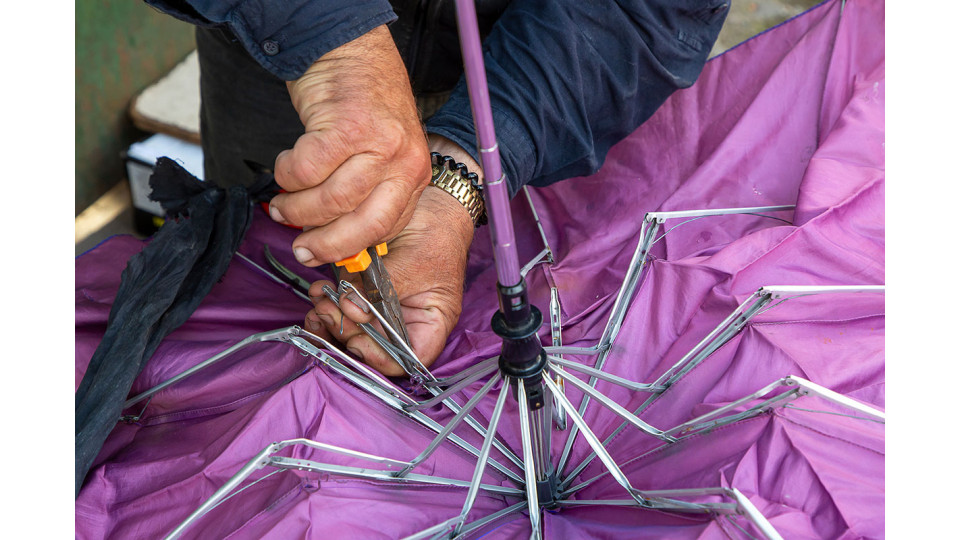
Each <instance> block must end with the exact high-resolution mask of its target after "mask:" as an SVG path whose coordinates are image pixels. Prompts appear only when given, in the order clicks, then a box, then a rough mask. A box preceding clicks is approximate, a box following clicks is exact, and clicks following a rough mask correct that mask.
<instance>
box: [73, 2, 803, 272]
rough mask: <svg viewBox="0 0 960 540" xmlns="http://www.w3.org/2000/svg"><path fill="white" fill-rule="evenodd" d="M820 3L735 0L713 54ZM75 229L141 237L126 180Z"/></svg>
mask: <svg viewBox="0 0 960 540" xmlns="http://www.w3.org/2000/svg"><path fill="white" fill-rule="evenodd" d="M818 3H820V2H819V0H764V1H757V2H748V1H742V0H733V2H732V5H731V8H730V14H729V15H728V16H727V20H726V22H725V23H724V26H723V29H722V30H721V31H720V36H719V38H718V39H717V43H716V44H715V45H714V48H713V51H712V52H711V54H712V55H717V54H719V53H721V52H723V51H725V50H727V49H729V48H731V47H733V46H734V45H737V44H739V43H741V42H743V41H745V40H746V39H749V38H750V37H752V36H755V35H757V34H759V33H760V32H763V31H764V30H766V29H768V28H771V27H773V26H776V25H777V24H780V23H781V22H783V21H785V20H787V19H789V18H791V17H793V16H795V15H797V14H799V13H802V12H803V11H805V10H807V9H809V8H810V7H812V6H814V5H816V4H818ZM75 231H76V244H75V247H76V255H79V254H81V253H83V252H85V251H87V250H88V249H90V248H92V247H94V246H96V245H97V244H99V243H100V242H102V241H103V240H105V239H106V238H109V237H110V236H113V235H117V234H132V235H135V236H140V235H139V234H138V233H137V231H136V229H135V227H134V212H133V207H132V206H131V203H130V190H129V187H128V186H127V182H126V180H122V181H121V182H120V183H119V184H117V185H116V186H115V187H114V188H113V189H111V190H110V191H109V192H108V193H107V194H105V195H104V196H103V197H101V198H100V199H99V200H97V202H95V203H94V204H92V205H91V206H90V207H89V208H87V209H86V210H84V211H83V212H81V214H80V215H79V216H77V218H76V221H75Z"/></svg>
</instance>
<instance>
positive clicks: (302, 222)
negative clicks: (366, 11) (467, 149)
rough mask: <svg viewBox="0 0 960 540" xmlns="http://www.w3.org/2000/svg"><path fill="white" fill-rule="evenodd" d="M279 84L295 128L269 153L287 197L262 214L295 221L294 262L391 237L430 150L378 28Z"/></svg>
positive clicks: (419, 184) (391, 47)
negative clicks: (298, 230) (289, 139)
mask: <svg viewBox="0 0 960 540" xmlns="http://www.w3.org/2000/svg"><path fill="white" fill-rule="evenodd" d="M287 89H288V90H289V92H290V99H291V101H292V102H293V106H294V108H296V110H297V111H298V112H299V114H300V121H301V122H303V125H304V128H305V132H304V134H303V135H302V136H301V137H300V138H299V139H298V140H297V142H296V144H295V145H294V147H293V148H292V149H291V150H286V151H284V152H281V153H280V155H279V156H277V161H276V164H275V167H274V174H275V176H276V180H277V183H278V184H279V185H280V187H282V188H283V189H284V190H286V191H287V192H288V193H285V194H280V195H277V196H276V197H274V199H273V200H272V201H271V202H270V215H271V217H272V218H273V219H274V220H276V221H279V222H281V223H288V224H292V225H298V226H302V227H304V230H305V232H304V233H303V234H301V235H300V236H298V237H297V238H296V239H295V240H294V241H293V251H294V254H295V255H296V257H297V260H298V261H300V262H301V263H302V264H304V265H306V266H318V265H320V264H324V263H329V262H333V261H338V260H341V259H344V258H346V257H349V256H352V255H355V254H357V253H358V252H360V251H361V250H363V249H366V248H368V247H370V246H373V245H376V244H379V243H381V242H384V241H387V240H389V239H391V238H393V237H394V236H395V235H397V234H398V233H399V232H400V231H401V230H402V229H403V228H404V226H406V224H407V223H408V222H409V221H410V218H411V216H412V215H413V211H414V208H415V207H416V205H417V200H418V198H419V196H420V193H421V192H422V191H423V188H424V187H426V186H427V184H428V183H429V182H430V155H429V151H428V150H427V142H426V136H425V135H424V132H423V127H422V126H421V124H420V119H419V115H418V114H417V107H416V102H415V101H414V98H413V94H412V91H411V88H410V82H409V80H408V77H407V72H406V70H405V69H404V66H403V61H402V60H401V58H400V54H399V53H398V52H397V48H396V45H395V44H394V42H393V39H392V38H391V37H390V32H389V31H388V30H387V28H386V26H380V27H377V28H375V29H373V30H371V31H370V32H368V33H367V34H364V35H363V36H361V37H359V38H357V39H355V40H353V41H351V42H349V43H345V44H344V45H341V46H340V47H338V48H336V49H334V50H333V51H330V52H329V53H327V54H325V55H324V56H323V57H321V58H320V59H319V60H317V61H316V62H315V63H314V64H313V65H312V66H311V67H310V68H309V69H308V70H307V71H306V73H304V74H303V76H302V77H300V78H299V79H297V80H296V81H292V82H288V83H287Z"/></svg>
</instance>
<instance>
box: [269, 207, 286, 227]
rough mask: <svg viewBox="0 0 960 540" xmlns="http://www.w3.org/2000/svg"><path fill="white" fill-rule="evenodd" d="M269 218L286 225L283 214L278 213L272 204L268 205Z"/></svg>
mask: <svg viewBox="0 0 960 540" xmlns="http://www.w3.org/2000/svg"><path fill="white" fill-rule="evenodd" d="M270 218H271V219H273V220H274V221H278V222H280V223H286V221H287V220H285V219H283V214H281V213H280V210H278V209H277V207H276V206H274V205H272V204H271V205H270Z"/></svg>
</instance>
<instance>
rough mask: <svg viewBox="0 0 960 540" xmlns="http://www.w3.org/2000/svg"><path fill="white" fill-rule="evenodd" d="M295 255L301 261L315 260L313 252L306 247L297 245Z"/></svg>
mask: <svg viewBox="0 0 960 540" xmlns="http://www.w3.org/2000/svg"><path fill="white" fill-rule="evenodd" d="M293 256H294V257H296V258H297V260H298V261H300V262H301V263H308V262H310V261H312V260H313V253H311V252H310V250H309V249H307V248H305V247H295V248H293Z"/></svg>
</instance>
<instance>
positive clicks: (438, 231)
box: [304, 187, 474, 376]
mask: <svg viewBox="0 0 960 540" xmlns="http://www.w3.org/2000/svg"><path fill="white" fill-rule="evenodd" d="M473 230H474V228H473V222H472V221H471V219H470V216H469V214H467V211H466V209H464V208H463V206H461V205H460V203H459V202H458V201H457V200H456V199H454V198H453V197H451V196H450V195H449V194H447V193H444V192H443V191H441V190H440V189H437V188H435V187H428V188H427V189H426V190H425V191H424V192H423V196H421V197H420V202H419V204H418V205H417V207H416V210H415V211H414V213H413V217H412V218H411V220H410V223H409V224H408V225H407V227H406V228H405V229H403V231H401V232H400V234H399V235H398V236H397V237H396V238H394V239H393V241H392V242H390V244H389V249H390V251H389V252H388V253H387V255H385V256H384V257H383V263H384V266H386V268H387V272H388V273H389V274H390V279H391V281H392V282H393V286H394V288H396V290H397V296H398V297H399V298H400V305H401V310H402V312H403V318H404V321H405V322H406V325H407V332H408V333H409V335H410V345H411V346H412V347H413V350H414V351H415V352H416V353H417V356H418V357H420V360H421V361H422V362H423V363H424V365H426V366H428V367H429V366H430V365H431V364H432V363H433V362H434V360H436V359H437V357H438V356H439V355H440V352H441V351H442V350H443V346H444V344H445V343H446V340H447V336H449V335H450V332H452V331H453V327H454V326H455V325H456V324H457V320H458V319H459V318H460V312H461V310H462V309H463V305H462V303H463V280H464V273H465V271H466V265H467V251H468V250H469V248H470V243H471V241H472V240H473ZM351 278H353V279H352V281H353V282H354V284H356V285H359V278H358V276H357V275H356V274H351ZM324 284H327V285H331V286H333V287H334V288H336V285H335V284H332V283H330V282H329V281H318V282H316V283H314V284H313V285H312V286H311V287H310V297H311V298H313V299H314V306H315V307H314V309H313V310H312V311H310V312H309V313H308V314H307V316H306V319H305V320H304V325H305V327H306V329H307V330H309V331H311V332H313V333H315V334H318V335H320V336H322V337H324V338H329V337H332V338H333V339H334V340H336V341H339V342H341V343H344V344H346V346H347V349H348V350H349V351H350V352H351V353H352V354H353V355H355V356H356V357H358V358H359V359H361V360H363V361H364V362H365V363H367V364H368V365H370V366H371V367H373V368H374V369H376V370H378V371H380V372H381V373H383V374H385V375H389V376H399V375H403V374H404V372H403V369H401V368H400V366H399V365H398V364H397V363H396V362H394V361H393V360H392V359H391V358H390V357H389V356H388V355H387V353H386V352H384V351H383V349H381V348H380V346H379V345H377V344H376V343H375V342H374V341H373V339H371V338H370V337H369V336H367V335H366V334H365V333H364V332H363V330H361V329H360V327H359V326H357V324H356V323H361V322H373V321H375V318H374V316H373V314H372V313H364V312H363V311H362V310H361V308H360V307H359V306H358V304H359V302H356V303H355V302H351V301H350V300H349V296H344V297H342V299H341V302H340V305H341V307H342V309H343V312H342V313H341V311H340V310H338V309H337V307H336V305H334V303H333V302H331V301H330V300H329V299H327V298H326V297H325V296H324V294H323V292H322V288H323V285H324ZM358 289H360V290H362V288H361V287H359V286H358ZM341 328H342V332H341Z"/></svg>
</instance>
